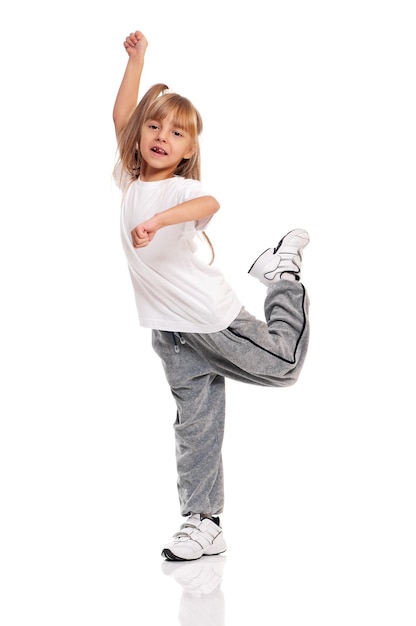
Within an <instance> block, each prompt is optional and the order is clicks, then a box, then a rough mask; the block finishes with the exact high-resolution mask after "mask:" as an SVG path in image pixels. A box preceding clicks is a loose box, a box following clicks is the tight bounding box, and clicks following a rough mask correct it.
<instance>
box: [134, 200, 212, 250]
mask: <svg viewBox="0 0 416 626" xmlns="http://www.w3.org/2000/svg"><path fill="white" fill-rule="evenodd" d="M219 208H220V205H219V204H218V202H217V200H216V199H215V198H214V197H213V196H201V197H199V198H194V199H192V200H187V201H186V202H182V203H181V204H177V205H176V206H174V207H171V208H170V209H166V211H161V212H160V213H156V214H155V215H154V216H153V217H151V218H150V219H149V220H147V221H146V222H143V223H142V224H139V225H138V226H136V228H134V229H133V230H132V232H131V236H132V242H133V246H134V247H135V248H142V247H144V246H147V245H148V244H149V243H150V242H151V241H152V239H153V237H154V236H155V234H156V233H157V231H158V230H159V229H160V228H164V227H165V226H172V225H173V224H181V223H183V222H194V221H197V220H200V219H203V218H204V217H210V216H211V215H214V213H216V212H217V211H218V209H219Z"/></svg>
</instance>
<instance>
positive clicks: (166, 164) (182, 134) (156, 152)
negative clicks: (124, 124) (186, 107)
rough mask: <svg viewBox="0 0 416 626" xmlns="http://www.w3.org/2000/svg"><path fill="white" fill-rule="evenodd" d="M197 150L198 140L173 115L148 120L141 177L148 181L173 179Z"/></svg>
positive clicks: (145, 128) (143, 140)
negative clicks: (179, 168)
mask: <svg viewBox="0 0 416 626" xmlns="http://www.w3.org/2000/svg"><path fill="white" fill-rule="evenodd" d="M195 149H196V145H195V141H194V140H193V139H192V138H191V136H190V134H189V133H188V132H187V131H185V130H184V129H183V128H180V127H179V126H178V125H176V124H175V121H174V119H173V118H172V117H171V116H168V117H166V118H165V119H164V120H162V121H159V122H158V121H156V120H147V122H145V123H144V125H143V128H142V133H141V139H140V154H141V157H142V163H141V166H140V178H141V179H142V180H144V181H155V180H163V179H165V178H171V177H172V176H173V175H174V173H175V170H176V168H177V166H178V165H179V163H180V162H181V161H182V160H183V159H189V158H191V156H192V155H193V154H194V152H195Z"/></svg>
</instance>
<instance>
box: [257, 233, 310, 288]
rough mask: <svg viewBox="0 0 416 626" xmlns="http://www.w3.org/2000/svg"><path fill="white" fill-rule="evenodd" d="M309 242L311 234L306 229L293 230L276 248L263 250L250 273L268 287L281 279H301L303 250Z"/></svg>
mask: <svg viewBox="0 0 416 626" xmlns="http://www.w3.org/2000/svg"><path fill="white" fill-rule="evenodd" d="M308 243H309V234H308V233H307V232H306V230H302V229H300V228H297V229H295V230H291V231H290V232H289V233H287V235H285V236H284V237H282V239H281V240H280V241H279V243H278V244H277V246H276V247H275V248H267V250H265V251H264V252H262V254H261V255H260V256H259V257H257V259H256V260H255V261H254V263H253V265H252V266H251V267H250V269H249V270H248V273H249V274H250V275H251V276H253V277H254V278H258V279H259V280H260V281H261V282H262V283H263V284H264V285H266V286H267V287H269V286H270V285H272V284H273V283H275V282H277V281H278V280H281V279H288V280H300V271H301V267H302V251H303V248H305V247H306V246H307V245H308Z"/></svg>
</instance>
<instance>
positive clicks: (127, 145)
mask: <svg viewBox="0 0 416 626" xmlns="http://www.w3.org/2000/svg"><path fill="white" fill-rule="evenodd" d="M167 89H169V88H168V86H167V85H164V84H163V83H157V84H156V85H153V87H150V89H149V90H148V91H147V92H146V93H145V95H144V96H143V98H142V99H141V100H140V101H139V103H138V105H137V106H136V108H135V110H134V111H133V113H132V115H131V116H130V118H129V119H128V121H127V123H126V125H125V126H124V127H123V129H122V130H121V131H120V133H119V136H118V138H117V139H118V152H119V159H120V162H121V165H122V167H123V169H124V170H126V171H127V172H128V173H129V174H130V176H131V177H132V179H133V180H134V179H136V178H138V177H139V175H140V167H141V162H142V155H141V154H140V139H141V133H142V128H143V125H144V124H145V122H146V121H147V120H156V121H158V122H161V121H162V120H164V119H165V118H166V117H168V116H172V117H173V119H174V120H175V124H177V125H178V126H179V127H180V128H183V129H184V130H185V131H186V132H187V133H189V135H190V137H191V141H192V142H193V143H194V144H195V146H196V149H195V152H194V154H193V155H192V156H191V158H190V159H182V161H181V162H180V163H179V164H178V166H177V168H176V170H175V174H176V175H177V176H183V177H184V178H193V179H195V180H200V177H201V153H200V147H199V141H198V137H199V135H200V134H201V133H202V118H201V115H200V113H199V111H198V110H197V109H196V108H195V107H194V105H193V104H192V102H191V101H190V100H188V98H184V97H183V96H180V95H179V94H177V93H166V90H167Z"/></svg>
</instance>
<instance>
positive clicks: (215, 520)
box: [162, 513, 227, 561]
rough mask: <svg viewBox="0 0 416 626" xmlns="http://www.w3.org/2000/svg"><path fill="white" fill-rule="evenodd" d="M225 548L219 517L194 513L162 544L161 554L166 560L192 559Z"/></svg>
mask: <svg viewBox="0 0 416 626" xmlns="http://www.w3.org/2000/svg"><path fill="white" fill-rule="evenodd" d="M226 549H227V546H226V543H225V540H224V535H223V532H222V528H221V525H220V519H219V517H212V518H210V517H205V516H204V515H203V514H201V513H194V514H192V515H190V516H189V517H188V518H187V520H186V522H184V523H183V524H182V525H181V527H180V530H179V532H177V533H175V534H174V535H173V538H172V541H170V542H169V543H167V544H166V545H165V546H164V548H163V550H162V556H164V557H165V559H167V560H168V561H193V560H195V559H199V558H201V556H204V555H214V554H221V553H222V552H225V550H226Z"/></svg>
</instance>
